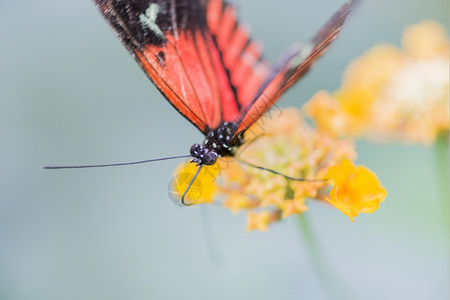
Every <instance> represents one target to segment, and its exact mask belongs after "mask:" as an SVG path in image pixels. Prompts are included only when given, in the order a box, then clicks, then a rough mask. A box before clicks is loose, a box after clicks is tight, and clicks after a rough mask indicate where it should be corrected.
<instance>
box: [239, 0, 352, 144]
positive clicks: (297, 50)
mask: <svg viewBox="0 0 450 300" xmlns="http://www.w3.org/2000/svg"><path fill="white" fill-rule="evenodd" d="M356 3H357V1H356V0H353V1H348V2H346V3H345V4H344V5H343V6H342V7H341V8H340V9H339V10H338V11H337V12H336V13H335V14H334V15H333V16H332V17H331V19H330V20H329V21H328V22H327V23H326V24H325V25H324V26H323V27H322V29H321V30H320V31H319V32H318V33H317V34H316V35H315V36H314V37H313V38H312V39H311V40H310V41H309V42H308V43H307V44H305V45H304V46H302V47H299V46H294V47H293V48H291V49H289V50H288V51H287V53H286V54H285V55H284V56H283V58H282V59H281V60H280V61H279V63H278V64H277V65H276V66H275V67H274V69H273V70H272V72H271V74H270V75H269V77H268V78H267V79H266V81H265V83H264V84H263V85H262V86H261V87H260V89H259V91H258V92H257V94H256V97H255V98H254V100H253V101H252V102H251V103H250V104H249V105H248V106H247V107H246V108H245V109H244V110H243V112H242V115H241V118H240V120H239V121H238V123H239V127H238V129H237V130H236V132H235V136H238V135H239V134H240V133H242V132H243V131H245V130H246V129H248V128H249V127H250V126H251V125H252V124H253V123H255V122H256V121H257V120H258V119H259V118H261V116H262V115H264V113H266V112H267V111H268V110H269V109H270V108H271V107H272V106H273V104H274V103H275V102H276V101H277V100H278V99H279V98H280V96H281V94H282V93H283V92H284V91H286V89H288V88H289V87H291V86H292V85H293V84H294V83H296V82H297V80H299V79H300V78H301V77H302V76H303V75H305V74H306V73H307V72H308V71H309V70H310V68H311V67H312V65H313V64H314V62H315V61H316V60H317V59H318V58H319V57H320V56H321V55H322V54H323V53H325V51H326V50H327V49H328V47H329V46H330V44H331V43H332V42H333V41H334V40H335V39H336V38H337V37H338V35H339V32H340V30H341V28H342V26H343V25H344V22H345V19H346V17H347V15H348V14H349V13H350V11H351V10H352V9H353V7H354V6H355V5H356Z"/></svg>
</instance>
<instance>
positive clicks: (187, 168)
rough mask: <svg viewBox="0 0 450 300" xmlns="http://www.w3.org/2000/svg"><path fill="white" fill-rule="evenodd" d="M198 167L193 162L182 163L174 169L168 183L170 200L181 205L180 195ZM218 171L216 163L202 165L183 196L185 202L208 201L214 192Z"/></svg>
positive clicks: (199, 202)
mask: <svg viewBox="0 0 450 300" xmlns="http://www.w3.org/2000/svg"><path fill="white" fill-rule="evenodd" d="M197 170H198V167H197V166H196V165H195V164H193V163H189V162H186V163H182V164H181V165H180V166H179V167H178V168H177V169H176V170H175V174H174V177H173V179H172V181H171V183H170V188H169V196H170V198H171V200H172V201H173V202H174V203H175V204H177V205H182V203H181V196H182V195H183V194H184V192H185V191H186V189H187V188H188V186H189V183H190V182H191V181H192V178H193V177H194V175H195V173H196V172H197ZM219 173H220V166H219V165H218V164H215V165H212V166H203V167H202V169H201V170H200V173H199V174H198V176H197V178H196V179H195V180H194V182H193V183H192V186H191V187H190V189H189V191H188V192H187V194H186V197H185V204H187V205H192V204H201V203H210V202H212V201H213V197H214V195H215V193H216V185H215V183H214V182H215V181H216V179H217V177H218V176H219Z"/></svg>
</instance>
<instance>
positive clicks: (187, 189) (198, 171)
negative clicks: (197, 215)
mask: <svg viewBox="0 0 450 300" xmlns="http://www.w3.org/2000/svg"><path fill="white" fill-rule="evenodd" d="M202 167H203V166H199V167H198V169H197V172H195V175H194V177H192V179H191V182H189V185H188V187H187V188H186V190H185V191H184V193H183V196H181V203H183V205H185V206H191V205H194V204H195V203H194V202H193V203H190V204H188V203H186V202H185V201H184V198H185V197H186V194H187V193H188V191H189V189H190V188H191V186H192V184H193V183H194V180H195V179H196V178H197V176H198V174H199V173H200V170H201V169H202Z"/></svg>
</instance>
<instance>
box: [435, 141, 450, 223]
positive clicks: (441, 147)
mask: <svg viewBox="0 0 450 300" xmlns="http://www.w3.org/2000/svg"><path fill="white" fill-rule="evenodd" d="M448 142H449V139H448V135H440V136H438V138H437V140H436V144H435V146H434V148H435V152H436V168H437V172H438V176H437V177H438V179H437V180H438V183H439V194H440V198H441V206H442V213H443V216H442V217H443V221H444V226H445V230H446V231H448V228H449V225H450V222H449V219H450V218H449V208H450V206H449V203H450V188H449V185H450V169H449V166H450V160H449V144H448Z"/></svg>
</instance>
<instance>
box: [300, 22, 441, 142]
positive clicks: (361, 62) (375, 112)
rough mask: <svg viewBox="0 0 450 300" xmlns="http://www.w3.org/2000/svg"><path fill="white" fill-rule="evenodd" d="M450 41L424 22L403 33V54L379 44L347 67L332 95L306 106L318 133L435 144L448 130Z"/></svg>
mask: <svg viewBox="0 0 450 300" xmlns="http://www.w3.org/2000/svg"><path fill="white" fill-rule="evenodd" d="M448 98H449V41H448V37H447V35H446V32H445V29H444V28H443V27H442V26H440V25H439V24H437V23H435V22H433V21H424V22H422V23H420V24H418V25H413V26H410V27H407V28H406V29H405V32H404V35H403V50H401V49H398V48H396V47H394V46H389V45H380V46H375V47H374V48H372V49H371V50H369V51H368V52H367V53H366V54H364V55H363V56H362V57H360V58H358V59H356V60H355V61H354V62H353V63H351V64H350V65H349V67H348V68H347V70H346V71H345V73H344V76H343V80H342V86H341V88H340V89H339V90H337V91H336V92H334V93H333V94H332V95H331V94H329V93H327V92H324V91H321V92H318V93H317V94H316V95H315V96H314V97H313V98H312V99H311V100H310V101H309V103H307V104H306V105H305V107H304V109H305V111H306V113H307V114H308V115H309V116H310V117H311V118H312V119H313V120H314V121H315V123H316V124H317V127H318V128H319V129H320V130H323V131H327V132H330V133H332V134H334V135H336V136H349V137H356V136H360V135H364V136H367V137H369V138H371V139H376V140H397V139H398V140H404V141H408V142H417V143H422V144H431V143H433V142H434V140H435V138H436V137H437V136H438V135H440V134H442V133H444V134H446V133H448V130H449V115H448V111H449V101H448Z"/></svg>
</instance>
